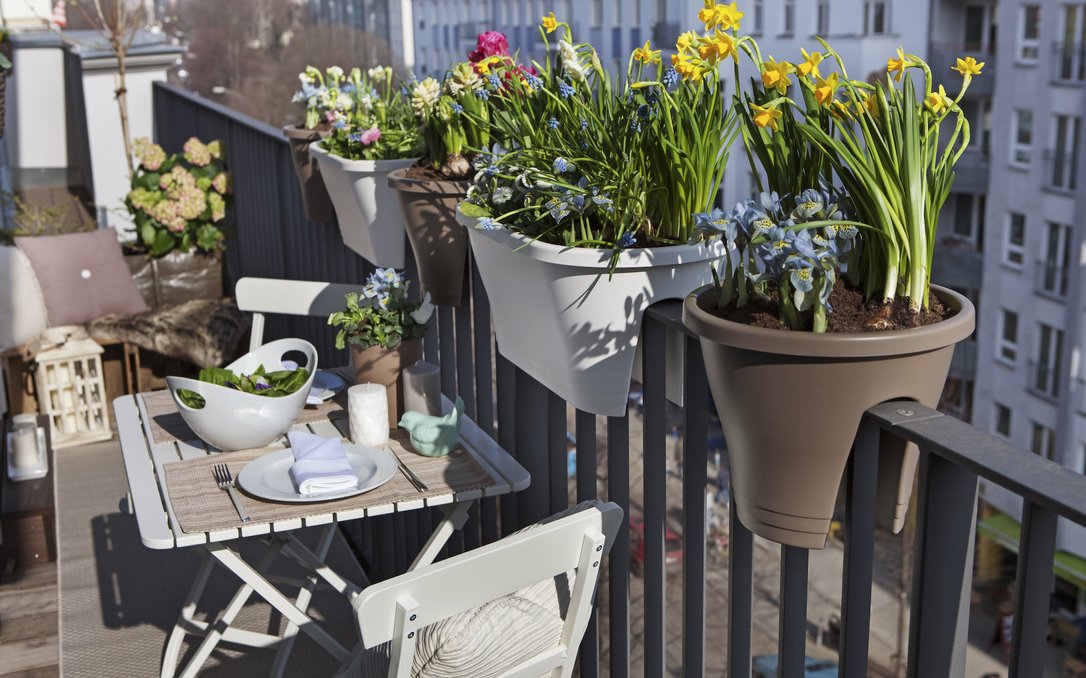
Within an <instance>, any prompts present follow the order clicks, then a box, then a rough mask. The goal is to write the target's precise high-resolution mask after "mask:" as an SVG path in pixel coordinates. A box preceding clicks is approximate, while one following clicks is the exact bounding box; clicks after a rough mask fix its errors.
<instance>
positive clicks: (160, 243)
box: [151, 231, 176, 257]
mask: <svg viewBox="0 0 1086 678" xmlns="http://www.w3.org/2000/svg"><path fill="white" fill-rule="evenodd" d="M175 243H176V241H175V240H174V237H173V236H172V235H170V232H169V231H158V232H156V233H155V239H154V241H152V242H151V256H153V257H161V256H162V255H163V254H166V253H167V252H169V251H170V250H172V249H173V248H174V245H175Z"/></svg>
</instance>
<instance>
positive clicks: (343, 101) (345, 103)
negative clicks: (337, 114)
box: [336, 92, 354, 109]
mask: <svg viewBox="0 0 1086 678" xmlns="http://www.w3.org/2000/svg"><path fill="white" fill-rule="evenodd" d="M353 103H354V102H353V101H351V96H350V95H349V94H345V93H343V92H340V93H339V98H338V99H336V108H343V109H347V108H350V107H351V104H353Z"/></svg>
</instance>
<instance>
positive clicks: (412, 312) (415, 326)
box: [328, 268, 434, 350]
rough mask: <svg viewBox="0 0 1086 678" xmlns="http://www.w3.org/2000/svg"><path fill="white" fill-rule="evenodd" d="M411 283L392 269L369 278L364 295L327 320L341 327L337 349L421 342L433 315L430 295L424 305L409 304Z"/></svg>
mask: <svg viewBox="0 0 1086 678" xmlns="http://www.w3.org/2000/svg"><path fill="white" fill-rule="evenodd" d="M409 285H410V282H409V281H407V280H405V279H404V276H403V274H402V273H399V272H397V271H396V270H395V269H392V268H379V269H377V270H376V271H374V272H373V273H371V274H370V276H369V278H367V280H366V284H365V285H363V287H362V291H361V292H360V293H358V292H351V293H350V294H348V295H347V296H346V300H347V308H346V310H344V311H336V312H335V313H333V314H332V315H330V316H328V324H329V325H332V326H334V327H338V328H339V331H338V332H337V333H336V348H339V349H342V348H345V347H346V346H347V344H350V345H351V346H354V347H355V348H357V349H359V350H364V349H367V348H369V347H371V346H381V347H384V348H386V349H395V348H396V347H397V346H399V345H400V342H403V341H409V340H411V339H420V338H421V337H422V336H423V335H424V334H426V324H427V323H428V322H430V317H431V316H432V315H433V313H434V306H433V304H431V303H430V295H429V293H427V294H426V296H425V297H423V299H422V301H410V300H408V298H407V291H408V287H409Z"/></svg>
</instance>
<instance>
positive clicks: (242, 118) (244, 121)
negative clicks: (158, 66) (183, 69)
mask: <svg viewBox="0 0 1086 678" xmlns="http://www.w3.org/2000/svg"><path fill="white" fill-rule="evenodd" d="M153 87H154V88H155V90H156V91H161V92H168V93H169V94H170V95H172V96H173V97H175V98H177V99H179V100H181V101H183V102H186V103H188V104H191V105H192V106H193V107H195V108H196V109H197V110H199V109H201V108H203V109H208V110H210V111H214V112H215V113H216V114H217V115H221V116H222V117H224V118H228V119H229V120H231V121H232V122H234V123H236V124H238V125H241V126H242V127H246V128H248V129H250V130H252V131H254V132H259V133H260V134H262V135H264V136H266V137H269V138H270V140H271V141H274V142H276V143H281V144H283V145H286V144H287V140H286V138H285V137H284V136H283V131H282V130H280V129H279V128H277V127H273V126H271V125H269V124H267V123H266V122H261V121H260V120H257V119H256V118H252V117H250V116H248V115H245V114H244V113H241V112H239V111H235V110H234V109H232V108H230V107H228V106H223V105H222V104H220V103H217V102H215V101H211V100H210V99H205V98H204V97H202V96H200V95H199V94H196V93H195V92H190V91H188V90H186V89H184V88H182V87H178V86H177V85H171V84H169V83H166V82H155V83H153Z"/></svg>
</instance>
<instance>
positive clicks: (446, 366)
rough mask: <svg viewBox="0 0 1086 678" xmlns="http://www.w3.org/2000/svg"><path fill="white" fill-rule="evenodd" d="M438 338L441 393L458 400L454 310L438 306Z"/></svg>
mask: <svg viewBox="0 0 1086 678" xmlns="http://www.w3.org/2000/svg"><path fill="white" fill-rule="evenodd" d="M435 316H436V317H437V336H438V345H439V346H440V347H441V348H440V356H441V357H440V359H439V360H438V367H440V368H441V392H442V393H444V394H445V396H446V397H447V398H449V399H450V400H455V399H456V329H455V319H454V318H453V309H452V308H450V307H449V306H438V307H437V313H436V314H435Z"/></svg>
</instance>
